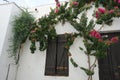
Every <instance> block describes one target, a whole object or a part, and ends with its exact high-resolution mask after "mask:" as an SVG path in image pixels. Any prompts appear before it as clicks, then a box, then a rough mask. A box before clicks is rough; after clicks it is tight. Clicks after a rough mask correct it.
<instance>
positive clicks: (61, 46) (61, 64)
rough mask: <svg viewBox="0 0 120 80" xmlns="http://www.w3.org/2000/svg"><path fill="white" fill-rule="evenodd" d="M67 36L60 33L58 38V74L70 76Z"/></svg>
mask: <svg viewBox="0 0 120 80" xmlns="http://www.w3.org/2000/svg"><path fill="white" fill-rule="evenodd" d="M65 42H66V39H65V36H64V35H59V36H58V40H57V66H56V75H60V76H68V68H69V67H68V54H67V53H68V51H67V49H66V48H65Z"/></svg>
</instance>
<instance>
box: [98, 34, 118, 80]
mask: <svg viewBox="0 0 120 80" xmlns="http://www.w3.org/2000/svg"><path fill="white" fill-rule="evenodd" d="M102 35H103V36H105V37H108V38H109V39H110V38H111V37H113V36H118V37H120V33H107V34H102ZM98 63H99V80H120V40H119V42H117V43H115V44H113V45H111V46H110V47H109V48H108V49H107V56H106V57H105V58H104V59H99V60H98Z"/></svg>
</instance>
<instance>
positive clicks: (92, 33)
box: [90, 30, 101, 39]
mask: <svg viewBox="0 0 120 80" xmlns="http://www.w3.org/2000/svg"><path fill="white" fill-rule="evenodd" d="M90 36H92V37H95V38H98V39H100V38H101V35H100V33H99V32H97V31H96V30H92V31H91V32H90Z"/></svg>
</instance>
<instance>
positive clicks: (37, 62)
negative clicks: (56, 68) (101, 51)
mask: <svg viewBox="0 0 120 80" xmlns="http://www.w3.org/2000/svg"><path fill="white" fill-rule="evenodd" d="M50 7H52V8H53V7H55V4H51V5H45V6H37V7H34V8H31V9H30V11H31V12H32V14H33V15H34V16H35V17H36V19H38V18H40V17H41V16H43V15H45V14H46V15H47V14H48V13H49V11H50ZM35 8H37V9H38V12H35V11H34V9H35ZM92 10H93V9H91V10H89V11H88V15H87V16H88V17H89V19H90V18H92V15H91V13H92V12H93V11H92ZM19 12H20V9H19V8H18V7H17V6H16V5H15V4H8V5H0V30H1V31H0V80H6V77H7V74H8V79H7V80H87V75H86V74H85V73H84V72H83V71H82V70H81V69H79V68H74V67H73V65H72V64H71V63H70V62H69V76H68V77H58V76H44V70H45V60H46V51H43V52H41V51H39V50H38V49H37V50H36V51H35V53H34V54H31V52H30V49H29V47H30V41H29V40H27V41H26V43H25V44H23V47H22V49H21V51H20V52H21V53H20V61H19V64H18V65H15V63H14V60H13V59H12V58H8V52H7V51H6V50H7V49H8V48H9V38H10V37H11V36H12V32H11V30H12V20H13V16H14V15H16V14H18V13H19ZM119 23H120V19H117V18H116V19H115V21H114V22H113V25H112V26H107V25H105V27H104V28H103V29H102V31H115V30H120V27H119ZM99 26H100V25H96V27H95V28H96V29H99ZM56 31H57V33H58V34H64V33H65V32H67V33H71V32H76V30H75V29H74V28H73V27H72V26H71V25H70V24H69V23H65V25H62V24H61V23H58V24H57V25H56ZM37 46H39V44H38V43H37ZM79 46H81V47H84V46H83V43H82V38H80V37H78V38H76V39H75V42H74V44H73V45H72V46H71V48H70V52H71V53H72V57H73V58H74V60H75V61H76V62H77V63H78V64H79V65H80V66H81V67H86V68H87V67H88V65H87V57H86V55H85V54H84V53H83V52H82V51H80V50H79ZM93 60H94V57H92V60H91V62H92V61H93ZM9 66H10V67H9ZM8 67H9V68H10V69H9V73H8ZM17 67H18V70H17ZM16 72H17V73H16ZM95 73H96V74H95V75H94V76H93V80H99V78H98V67H96V68H95ZM15 75H17V76H16V79H15Z"/></svg>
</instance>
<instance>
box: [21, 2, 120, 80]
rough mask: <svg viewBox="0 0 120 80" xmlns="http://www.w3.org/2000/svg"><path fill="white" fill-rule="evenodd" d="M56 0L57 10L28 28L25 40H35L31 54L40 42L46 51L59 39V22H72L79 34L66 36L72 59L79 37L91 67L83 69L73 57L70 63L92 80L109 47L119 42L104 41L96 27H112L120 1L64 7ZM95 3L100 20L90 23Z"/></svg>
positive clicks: (112, 40) (119, 10)
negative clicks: (52, 41)
mask: <svg viewBox="0 0 120 80" xmlns="http://www.w3.org/2000/svg"><path fill="white" fill-rule="evenodd" d="M55 1H56V8H55V9H51V11H50V13H49V15H45V16H43V17H41V18H39V19H38V20H37V21H36V22H34V23H33V24H31V26H32V27H31V28H30V29H28V30H29V31H30V34H29V35H28V34H27V35H26V36H25V37H28V36H29V40H30V41H31V45H30V50H31V53H34V52H35V50H36V42H39V50H40V51H44V50H45V49H46V48H47V40H48V36H49V38H51V39H56V36H57V33H56V30H55V25H56V24H57V23H58V22H61V23H62V24H63V25H64V23H65V22H69V23H70V24H71V25H72V26H73V27H74V28H75V29H76V30H77V31H78V33H65V37H66V38H67V42H66V44H65V48H66V49H68V53H69V55H70V56H71V54H70V52H69V49H70V46H71V45H72V44H73V42H74V40H75V38H76V37H78V36H80V37H82V38H83V43H84V46H85V49H84V48H82V47H81V46H80V47H79V48H80V50H82V51H83V52H84V53H85V54H86V56H87V57H88V61H87V62H88V68H84V67H80V66H79V65H78V64H77V63H76V62H75V61H74V59H73V58H72V57H70V61H71V62H72V64H73V65H74V66H75V67H79V68H80V69H82V70H83V71H84V72H85V73H86V75H88V80H92V76H93V75H94V68H95V67H96V62H97V59H99V58H104V57H105V56H106V50H107V48H108V47H109V46H110V45H111V44H113V43H116V42H117V41H118V39H119V38H118V37H116V36H115V37H113V38H111V39H104V38H103V37H102V36H101V34H100V33H99V32H98V31H96V30H94V27H95V24H102V27H104V25H103V24H107V25H112V22H113V18H114V17H120V1H119V0H114V1H113V0H75V1H70V3H69V2H65V3H64V4H60V2H59V1H58V0H55ZM92 4H95V7H96V8H95V12H94V14H93V16H94V17H95V18H96V21H94V20H90V21H89V23H88V18H87V16H86V12H87V10H88V9H90V8H91V7H92ZM99 5H103V7H104V8H103V7H102V8H101V7H99ZM81 13H82V16H81V18H80V17H78V15H79V14H81ZM100 29H101V28H100ZM21 33H22V32H21ZM90 56H94V57H95V60H94V62H93V63H91V57H90Z"/></svg>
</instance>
